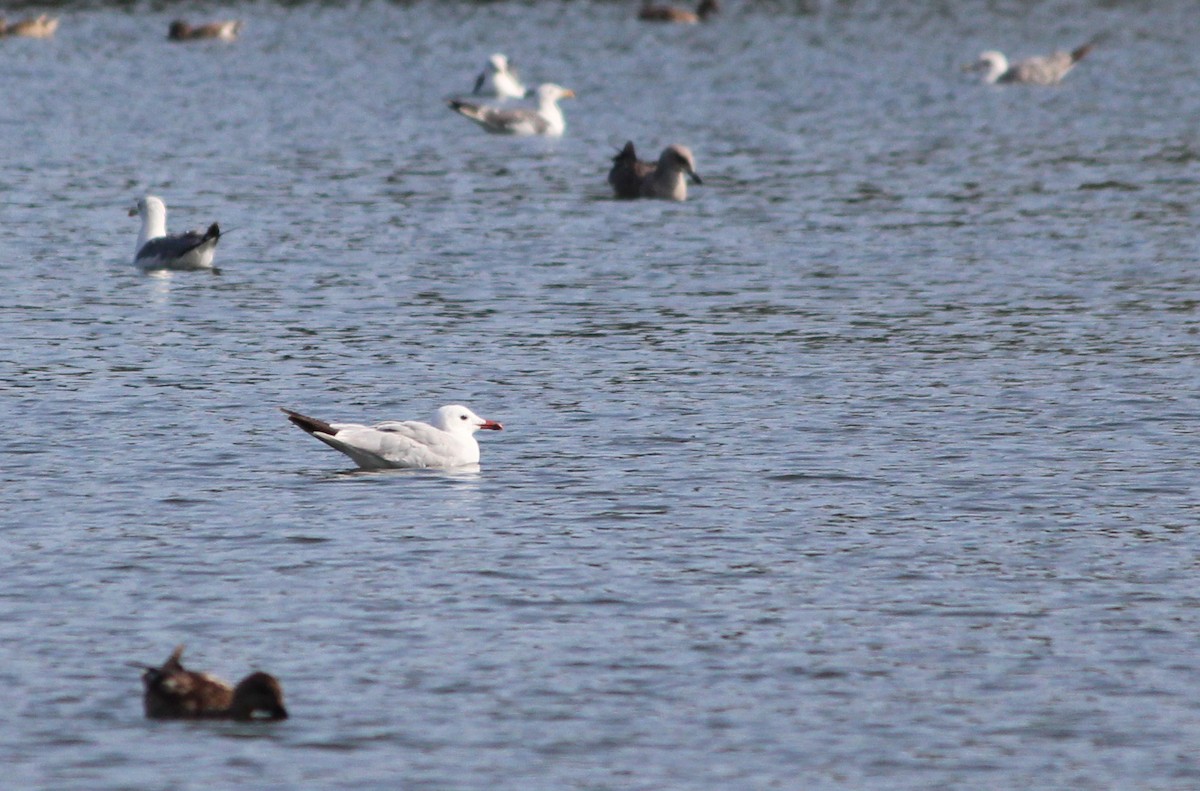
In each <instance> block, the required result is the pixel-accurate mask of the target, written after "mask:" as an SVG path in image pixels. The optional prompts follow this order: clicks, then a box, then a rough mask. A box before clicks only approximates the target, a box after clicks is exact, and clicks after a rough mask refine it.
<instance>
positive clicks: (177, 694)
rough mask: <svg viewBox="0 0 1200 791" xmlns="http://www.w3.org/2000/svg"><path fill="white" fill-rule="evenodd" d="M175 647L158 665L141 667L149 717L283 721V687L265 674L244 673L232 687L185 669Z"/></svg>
mask: <svg viewBox="0 0 1200 791" xmlns="http://www.w3.org/2000/svg"><path fill="white" fill-rule="evenodd" d="M182 656H183V646H182V645H181V646H178V647H176V649H175V650H174V651H173V652H172V653H171V656H170V657H168V658H167V661H166V662H164V663H163V665H162V667H145V668H144V669H143V672H142V685H143V686H144V687H145V690H144V693H143V695H142V703H143V706H144V707H145V711H146V716H147V717H149V718H151V719H229V720H243V721H245V720H283V719H287V716H288V713H287V709H286V708H285V707H284V705H283V688H282V687H280V685H279V681H278V680H276V678H275V677H274V676H272V675H270V674H269V673H262V672H256V673H251V674H250V675H248V676H246V677H245V678H244V679H242V680H241V681H240V682H238V685H237V686H236V687H231V686H230V685H229V684H228V683H227V682H225V681H222V680H221V679H219V678H217V677H216V676H213V675H210V674H208V673H199V672H196V671H194V670H188V669H186V668H185V667H184V666H183V663H182V662H180V658H181V657H182Z"/></svg>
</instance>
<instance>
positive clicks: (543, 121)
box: [448, 82, 575, 137]
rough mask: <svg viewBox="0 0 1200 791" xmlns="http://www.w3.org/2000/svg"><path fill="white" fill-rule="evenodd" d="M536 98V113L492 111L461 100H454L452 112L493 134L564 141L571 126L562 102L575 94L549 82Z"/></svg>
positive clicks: (518, 109) (540, 87) (500, 108)
mask: <svg viewBox="0 0 1200 791" xmlns="http://www.w3.org/2000/svg"><path fill="white" fill-rule="evenodd" d="M535 95H536V96H537V108H536V109H530V108H525V107H513V108H502V107H490V106H488V105H485V104H477V103H475V102H465V101H462V100H461V99H451V100H450V101H449V102H448V104H449V105H450V108H451V109H452V110H454V111H455V112H457V113H459V114H461V115H464V116H466V117H467V118H470V119H471V120H472V121H474V122H475V123H477V124H479V125H480V126H482V127H483V128H484V129H486V130H487V131H489V132H491V133H493V134H498V135H519V136H529V135H544V136H546V137H561V136H562V133H563V130H565V129H566V127H567V123H566V120H565V119H564V118H563V114H562V109H561V108H560V107H559V106H558V102H559V100H560V99H570V98H571V97H573V96H574V95H575V92H574V91H572V90H570V89H568V88H563V87H562V86H560V85H555V84H554V83H552V82H547V83H543V84H542V85H539V86H538V88H537V91H536V94H535Z"/></svg>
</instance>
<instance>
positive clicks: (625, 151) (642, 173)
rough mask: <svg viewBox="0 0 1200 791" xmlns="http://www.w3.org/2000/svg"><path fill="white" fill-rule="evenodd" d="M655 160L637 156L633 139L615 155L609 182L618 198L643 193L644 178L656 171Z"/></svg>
mask: <svg viewBox="0 0 1200 791" xmlns="http://www.w3.org/2000/svg"><path fill="white" fill-rule="evenodd" d="M655 167H656V166H655V164H654V163H653V162H643V161H642V160H640V159H638V158H637V151H636V150H634V147H633V141H632V140H630V141H629V142H627V143H626V144H625V147H624V148H622V149H621V150H620V151H618V152H617V155H616V156H615V157H613V166H612V169H611V170H610V171H608V183H609V184H611V185H612V188H613V192H614V193H615V194H616V196H617V197H618V198H637V197H640V196H641V194H642V179H644V178H646V176H648V175H650V174H651V173H653V172H654V168H655Z"/></svg>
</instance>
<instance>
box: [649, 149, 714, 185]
mask: <svg viewBox="0 0 1200 791" xmlns="http://www.w3.org/2000/svg"><path fill="white" fill-rule="evenodd" d="M658 166H659V167H660V168H661V169H663V170H679V171H682V172H684V173H686V174H688V175H689V176H691V178H692V181H694V182H696V183H697V184H703V183H704V182H703V181H702V180H701V179H700V174H699V173H697V172H696V160H695V158H694V157H693V156H692V150H691V149H690V148H688V147H687V146H681V145H679V144H678V143H676V144H674V145H670V146H667V147H666V148H665V149H663V152H662V156H660V157H659V158H658Z"/></svg>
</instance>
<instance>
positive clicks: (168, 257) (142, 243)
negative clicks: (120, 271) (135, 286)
mask: <svg viewBox="0 0 1200 791" xmlns="http://www.w3.org/2000/svg"><path fill="white" fill-rule="evenodd" d="M129 216H130V217H135V216H140V217H141V218H142V230H141V232H140V233H138V240H137V248H136V249H135V250H134V253H133V263H135V264H137V265H138V266H140V267H142V268H143V269H212V268H213V253H214V251H215V250H216V247H217V242H219V241H220V240H221V229H220V227H219V226H218V225H217V224H216V223H215V222H214V223H213V224H212V225H210V226H208V230H206V231H188V232H187V233H179V234H170V235H168V234H167V205H166V204H165V203H163V201H162V198H159V197H157V196H154V195H147V196H146V197H144V198H142V199H141V200H139V201H138V202H137V204H136V205H135V206H134V207H133V208H131V209H130V210H129Z"/></svg>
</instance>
